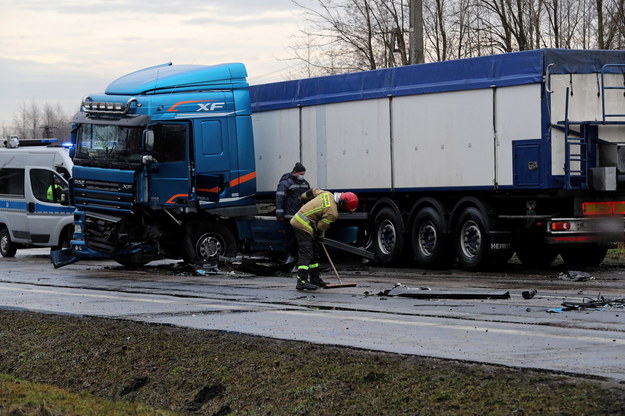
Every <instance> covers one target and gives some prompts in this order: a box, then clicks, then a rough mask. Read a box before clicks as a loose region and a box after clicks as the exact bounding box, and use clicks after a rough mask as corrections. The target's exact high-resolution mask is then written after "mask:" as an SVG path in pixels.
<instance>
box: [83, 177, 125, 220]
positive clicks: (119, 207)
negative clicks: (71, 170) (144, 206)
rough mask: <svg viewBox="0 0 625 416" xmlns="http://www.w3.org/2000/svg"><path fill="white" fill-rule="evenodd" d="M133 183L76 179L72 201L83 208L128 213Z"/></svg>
mask: <svg viewBox="0 0 625 416" xmlns="http://www.w3.org/2000/svg"><path fill="white" fill-rule="evenodd" d="M134 191H135V189H134V185H133V184H127V183H118V182H108V181H96V180H91V179H76V180H75V181H74V202H75V204H76V207H78V208H82V209H84V210H95V211H114V212H124V213H129V212H131V210H132V203H133V201H134Z"/></svg>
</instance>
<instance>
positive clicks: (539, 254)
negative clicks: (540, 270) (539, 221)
mask: <svg viewBox="0 0 625 416" xmlns="http://www.w3.org/2000/svg"><path fill="white" fill-rule="evenodd" d="M515 250H516V256H517V257H518V258H519V260H521V263H523V265H525V266H527V267H549V266H550V265H551V263H553V261H554V260H555V259H556V257H558V249H557V248H556V247H555V246H553V245H549V244H544V243H543V242H540V241H524V242H522V243H519V244H518V245H516V247H515Z"/></svg>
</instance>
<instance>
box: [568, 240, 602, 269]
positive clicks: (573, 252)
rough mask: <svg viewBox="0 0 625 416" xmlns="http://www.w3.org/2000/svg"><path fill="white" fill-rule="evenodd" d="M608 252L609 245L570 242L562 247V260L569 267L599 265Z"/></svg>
mask: <svg viewBox="0 0 625 416" xmlns="http://www.w3.org/2000/svg"><path fill="white" fill-rule="evenodd" d="M607 253H608V247H607V246H605V245H600V244H596V243H586V244H568V245H564V246H562V247H561V249H560V255H561V256H562V260H564V264H566V265H567V266H569V267H571V266H573V267H579V266H582V267H584V266H598V265H599V264H601V262H602V261H603V259H605V256H606V254H607Z"/></svg>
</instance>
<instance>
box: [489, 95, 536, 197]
mask: <svg viewBox="0 0 625 416" xmlns="http://www.w3.org/2000/svg"><path fill="white" fill-rule="evenodd" d="M541 91H542V90H541V86H540V84H529V85H521V86H515V87H505V88H498V89H497V90H496V92H495V102H496V106H495V109H496V110H495V119H496V120H497V122H496V126H497V131H496V136H497V147H496V149H497V150H496V151H497V160H496V165H497V176H496V179H497V184H498V185H499V186H508V185H513V184H514V176H513V175H514V172H513V165H514V163H513V160H512V157H513V154H512V142H513V141H515V140H527V139H540V138H541V96H540V95H541Z"/></svg>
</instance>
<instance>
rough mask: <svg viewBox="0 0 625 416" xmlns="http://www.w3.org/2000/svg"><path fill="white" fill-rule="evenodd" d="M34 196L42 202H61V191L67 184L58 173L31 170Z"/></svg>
mask: <svg viewBox="0 0 625 416" xmlns="http://www.w3.org/2000/svg"><path fill="white" fill-rule="evenodd" d="M30 184H31V187H32V191H33V195H34V196H35V198H37V199H38V200H39V201H42V202H60V201H61V191H62V190H63V188H64V187H67V184H66V183H65V181H63V179H62V178H61V177H60V176H59V175H57V174H56V173H54V172H52V171H49V170H45V169H31V170H30Z"/></svg>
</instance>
